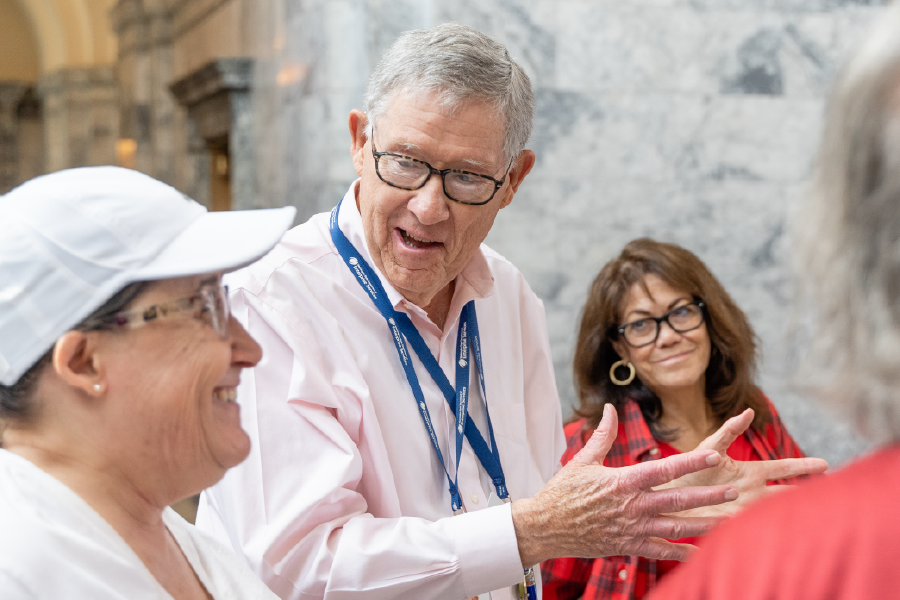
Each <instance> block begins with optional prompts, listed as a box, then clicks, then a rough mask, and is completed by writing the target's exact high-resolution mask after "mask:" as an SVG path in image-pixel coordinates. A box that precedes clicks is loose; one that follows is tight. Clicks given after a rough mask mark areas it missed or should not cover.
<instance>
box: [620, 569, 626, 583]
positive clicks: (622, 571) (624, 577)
mask: <svg viewBox="0 0 900 600" xmlns="http://www.w3.org/2000/svg"><path fill="white" fill-rule="evenodd" d="M619 579H621V580H622V581H625V580H626V579H628V571H626V570H625V569H622V570H621V571H619Z"/></svg>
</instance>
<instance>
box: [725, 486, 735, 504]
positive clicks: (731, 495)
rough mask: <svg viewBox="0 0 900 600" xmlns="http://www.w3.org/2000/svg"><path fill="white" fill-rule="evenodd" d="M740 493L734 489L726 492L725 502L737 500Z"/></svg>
mask: <svg viewBox="0 0 900 600" xmlns="http://www.w3.org/2000/svg"><path fill="white" fill-rule="evenodd" d="M737 497H738V491H737V490H736V489H734V488H731V489H730V490H728V491H727V492H725V502H731V501H732V500H737Z"/></svg>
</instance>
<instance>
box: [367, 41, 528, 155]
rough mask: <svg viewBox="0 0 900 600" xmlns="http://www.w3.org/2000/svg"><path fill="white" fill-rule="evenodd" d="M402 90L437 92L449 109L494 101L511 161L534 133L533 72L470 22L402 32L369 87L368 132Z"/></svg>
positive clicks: (491, 103)
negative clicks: (517, 62)
mask: <svg viewBox="0 0 900 600" xmlns="http://www.w3.org/2000/svg"><path fill="white" fill-rule="evenodd" d="M398 92H412V93H421V92H425V93H428V92H438V93H440V94H441V105H442V108H443V109H444V110H447V111H449V112H451V113H452V112H453V111H454V110H455V109H457V108H458V107H459V106H461V105H462V104H463V103H465V102H467V101H469V100H480V101H482V102H486V103H487V104H489V105H491V106H494V107H495V108H496V109H497V112H498V113H499V114H500V115H501V116H502V117H503V118H505V120H506V138H505V140H504V144H503V154H504V157H505V159H506V162H507V163H509V161H511V160H512V159H514V158H515V157H517V156H518V155H519V154H520V153H521V152H522V150H524V149H525V144H526V143H527V142H528V137H529V136H530V135H531V123H532V120H533V118H534V93H533V92H532V90H531V81H530V80H529V79H528V75H526V74H525V71H524V70H522V67H520V66H519V65H518V64H516V62H515V61H514V60H513V59H512V58H510V56H509V52H507V51H506V48H505V47H504V46H503V44H500V43H498V42H495V41H494V40H492V39H491V38H489V37H488V36H486V35H484V34H483V33H480V32H478V31H476V30H474V29H472V28H471V27H467V26H465V25H459V24H458V23H445V24H443V25H438V26H436V27H432V28H431V29H417V30H415V31H407V32H405V33H403V34H402V35H400V37H399V38H397V40H396V41H395V42H394V44H393V45H392V46H391V47H390V48H389V49H388V51H387V52H385V54H384V56H383V57H382V58H381V61H380V62H379V63H378V66H377V67H376V68H375V71H374V72H373V73H372V76H371V77H370V78H369V86H368V88H367V89H366V103H365V110H366V113H367V115H368V117H369V126H368V128H367V131H366V135H368V136H370V137H371V134H372V125H373V123H374V122H375V121H376V120H377V119H378V118H379V117H380V116H382V115H383V114H384V113H385V111H386V110H387V108H388V106H389V103H390V101H391V99H392V98H393V96H394V95H395V94H397V93H398Z"/></svg>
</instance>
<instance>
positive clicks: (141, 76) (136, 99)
mask: <svg viewBox="0 0 900 600" xmlns="http://www.w3.org/2000/svg"><path fill="white" fill-rule="evenodd" d="M110 18H111V21H112V26H113V30H114V31H115V32H116V35H117V36H118V41H119V55H118V59H117V61H116V76H117V78H118V81H119V90H120V100H119V115H120V122H121V128H120V135H121V137H122V138H126V139H130V140H134V142H135V144H136V146H135V155H134V167H135V168H136V169H137V170H138V171H141V172H142V173H147V174H148V175H153V174H154V169H153V162H154V160H153V158H154V153H153V134H152V130H153V118H152V109H151V100H150V99H151V95H152V91H151V90H152V88H153V84H152V78H151V76H150V73H151V61H150V53H149V46H150V42H149V38H150V27H149V21H148V19H147V16H146V14H145V11H144V3H143V1H142V0H119V2H118V3H117V4H116V5H115V7H113V9H112V11H111V12H110Z"/></svg>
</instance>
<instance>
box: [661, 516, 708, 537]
mask: <svg viewBox="0 0 900 600" xmlns="http://www.w3.org/2000/svg"><path fill="white" fill-rule="evenodd" d="M720 522H721V519H719V518H717V517H669V516H662V517H656V518H654V519H650V520H649V521H648V522H647V526H646V528H645V529H644V533H645V534H646V535H647V536H649V537H658V538H665V539H668V540H680V539H681V538H686V537H696V536H701V535H706V534H707V533H709V532H710V531H711V530H712V528H713V527H715V526H716V525H718V524H719V523H720Z"/></svg>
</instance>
